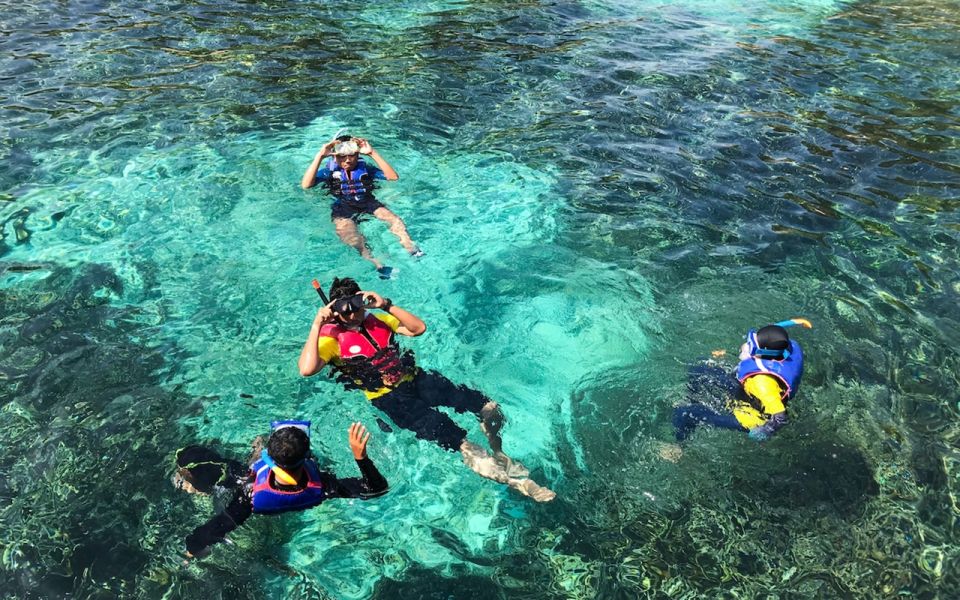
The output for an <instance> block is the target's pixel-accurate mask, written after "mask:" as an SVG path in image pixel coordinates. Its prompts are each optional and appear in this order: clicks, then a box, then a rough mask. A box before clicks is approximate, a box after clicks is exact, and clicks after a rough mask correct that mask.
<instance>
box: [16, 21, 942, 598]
mask: <svg viewBox="0 0 960 600" xmlns="http://www.w3.org/2000/svg"><path fill="white" fill-rule="evenodd" d="M0 15H2V16H0V23H2V31H3V37H2V42H0V46H2V47H3V50H4V52H3V54H2V55H0V56H3V58H2V59H0V65H2V67H0V73H2V77H3V84H4V85H3V92H2V104H0V114H2V117H0V127H2V128H3V134H4V135H3V136H2V141H0V157H2V159H3V160H2V164H0V186H2V189H0V222H3V227H2V228H0V232H2V236H3V239H2V242H0V252H2V255H0V293H2V296H0V303H2V311H0V314H2V316H0V344H2V345H0V377H3V379H4V385H3V386H2V387H0V390H2V391H0V401H2V403H3V408H2V409H0V410H2V411H3V416H4V418H3V419H0V439H2V440H3V446H4V447H5V448H7V449H8V451H7V452H6V456H5V458H3V459H2V460H0V473H2V475H3V477H2V484H0V498H2V502H0V515H2V516H0V519H2V523H3V531H4V534H3V537H2V544H3V563H2V564H3V567H2V568H3V569H4V573H5V574H6V575H7V576H8V577H7V578H9V579H10V580H11V581H13V585H12V586H9V587H8V589H9V591H6V590H5V592H4V593H5V594H8V595H11V596H24V595H31V594H32V595H36V596H64V595H67V594H74V595H78V596H83V597H89V596H96V597H112V596H116V595H122V596H146V597H157V596H162V595H164V594H170V595H173V596H176V597H194V596H196V597H201V596H203V597H208V596H210V595H211V594H220V595H223V596H231V597H235V596H244V597H262V596H263V595H265V594H272V595H280V594H284V595H292V596H297V597H332V598H353V597H370V596H376V597H383V598H393V597H397V596H399V595H400V594H407V595H410V596H412V597H418V596H424V597H444V598H446V597H450V596H453V597H486V596H490V597H498V596H508V597H544V596H547V597H584V598H592V597H597V596H600V597H620V596H622V597H636V596H638V595H648V596H652V597H698V596H703V595H706V596H716V595H719V594H721V593H731V594H739V595H743V596H760V595H763V594H767V593H773V594H778V595H781V596H785V597H824V596H826V597H832V596H859V597H892V596H896V595H900V594H902V593H906V592H910V593H912V594H915V595H917V596H920V597H937V596H939V597H944V598H947V597H953V596H955V595H956V589H957V583H958V582H957V579H956V562H957V550H956V547H955V544H954V540H955V539H956V536H955V533H954V532H955V520H956V517H957V508H956V507H957V503H956V493H957V485H958V483H957V479H956V477H957V460H958V457H957V453H956V448H955V443H956V439H957V427H956V416H957V414H956V413H957V400H958V399H957V393H956V389H957V372H958V369H957V360H956V357H955V353H954V352H953V346H954V345H955V344H954V343H953V340H954V339H955V338H956V334H957V333H958V326H957V318H956V308H955V307H956V304H957V296H958V293H960V281H958V279H957V275H956V273H957V237H958V231H960V224H958V215H957V204H956V194H957V189H958V188H960V178H958V167H957V164H958V163H960V160H958V149H957V143H956V139H957V135H956V134H957V124H958V118H957V110H956V108H955V106H956V104H957V91H956V68H955V66H954V65H955V64H956V63H957V58H958V56H957V53H958V52H957V50H956V44H955V41H954V40H955V32H956V25H957V20H958V12H957V9H956V5H955V4H952V3H948V2H926V3H915V4H912V5H911V6H900V5H896V4H890V3H884V2H878V3H856V4H842V3H823V2H810V3H806V2H794V3H788V4H785V3H767V2H753V3H747V4H744V3H729V2H712V3H688V2H671V3H647V2H636V3H626V4H625V3H617V4H616V5H612V4H607V3H601V2H593V3H549V4H548V3H521V4H517V3H514V4H509V5H501V4H499V3H483V2H472V3H468V2H460V3H440V2H437V3H417V4H416V5H415V6H407V5H402V4H397V5H393V6H391V7H386V8H384V7H380V6H375V5H369V6H363V7H361V8H359V9H358V8H356V7H352V5H351V9H350V10H347V9H346V5H337V4H334V5H320V4H310V3H306V4H287V3H269V2H268V3H255V4H252V3H236V4H232V5H223V4H198V3H186V4H178V5H175V6H170V5H150V4H147V5H143V4H140V5H136V6H125V5H113V4H107V3H85V4H71V5H69V6H65V7H61V8H60V9H59V10H57V11H55V12H50V10H49V7H47V6H42V7H40V6H37V7H36V8H31V7H22V6H20V5H17V6H16V7H13V6H12V5H3V8H2V12H0ZM304 15H309V16H310V17H311V18H304ZM341 127H349V128H350V129H351V131H356V132H358V133H364V134H367V135H369V136H370V137H371V138H372V139H373V141H374V142H375V144H376V145H377V147H378V148H379V149H380V150H381V151H382V153H383V154H384V155H386V156H387V157H388V158H389V159H390V161H391V162H392V163H393V164H394V166H396V167H397V169H398V171H399V172H400V173H401V176H402V179H401V180H400V181H399V182H397V183H396V184H391V185H389V186H387V187H385V188H384V190H383V191H382V192H381V194H380V196H381V197H382V198H383V199H384V200H385V201H387V202H389V203H390V205H391V206H393V207H394V208H395V209H396V210H397V212H398V213H400V214H401V215H402V216H403V217H404V218H405V219H406V220H407V223H408V225H409V226H410V229H411V233H412V234H413V235H414V237H415V238H416V239H417V240H418V241H420V242H421V244H422V245H423V246H424V248H425V249H426V250H427V252H428V257H427V258H426V259H424V260H422V261H420V262H419V263H413V262H411V261H410V260H409V259H407V258H406V257H405V256H404V254H403V252H402V249H400V248H399V246H398V245H397V244H396V242H395V241H394V240H393V239H392V236H390V234H389V233H387V232H386V231H384V230H383V229H382V228H381V227H379V226H377V225H376V224H370V225H368V226H367V227H366V231H367V233H368V235H369V236H370V240H371V243H372V244H373V246H374V249H375V250H376V251H377V253H378V254H380V255H381V256H384V257H385V258H387V259H388V262H390V264H393V265H394V266H396V267H397V268H399V269H400V275H399V278H398V279H397V280H395V281H390V282H386V283H381V282H379V281H377V280H375V279H373V278H372V277H371V276H370V275H371V271H370V270H369V269H368V268H367V266H366V265H365V264H364V263H363V262H362V261H361V260H360V259H359V258H358V257H357V256H355V255H354V254H353V252H352V251H350V250H348V249H346V248H345V247H342V246H341V245H340V244H339V243H338V242H336V241H335V238H334V236H333V233H332V231H331V229H330V225H329V222H328V208H327V205H328V203H327V201H326V200H325V199H323V198H322V197H321V196H320V195H319V194H317V193H304V192H302V191H301V190H300V189H299V187H298V185H297V183H298V181H299V177H300V175H301V174H302V172H303V169H304V168H305V166H306V163H307V162H309V159H310V158H311V156H312V154H313V153H314V152H315V150H316V147H317V146H318V145H319V143H320V142H321V141H322V140H323V139H325V138H326V136H328V135H330V134H331V133H333V132H334V131H336V130H337V129H339V128H341ZM334 274H341V275H342V274H349V275H353V276H356V277H361V278H363V279H364V283H366V284H368V285H370V286H372V287H375V288H376V289H380V290H382V291H384V292H385V293H387V294H389V295H391V296H392V297H393V298H394V299H395V300H397V301H398V302H401V301H402V302H403V303H404V304H406V305H408V306H411V307H414V308H415V309H416V311H417V312H418V314H420V315H421V316H423V317H424V319H425V320H426V321H427V322H428V324H429V325H430V332H429V334H428V335H427V336H425V337H423V338H419V339H417V340H415V341H412V342H411V343H410V344H409V345H410V347H412V348H414V350H415V351H416V352H417V354H418V357H419V362H420V364H422V365H424V366H428V367H432V368H437V369H440V370H442V371H443V372H444V373H445V374H447V375H448V376H449V377H451V378H452V379H454V380H457V381H462V382H464V383H468V384H470V385H473V386H475V387H478V388H481V389H483V390H484V391H486V392H487V393H488V394H490V395H491V396H493V397H495V398H497V399H498V400H501V401H502V402H503V403H504V404H505V406H506V409H507V413H508V416H509V417H510V424H509V425H508V428H507V430H506V432H505V438H506V445H507V447H508V448H512V449H514V451H515V454H517V455H518V457H520V458H521V459H523V460H524V461H525V462H526V463H527V464H528V465H529V466H531V467H533V468H534V469H535V474H536V475H538V476H539V477H541V478H543V479H544V480H546V481H549V482H550V483H551V484H552V485H553V487H555V489H557V491H558V492H559V493H560V496H561V498H560V500H559V501H558V502H556V503H554V504H552V505H550V506H536V505H533V504H532V503H530V502H528V501H526V500H524V499H521V498H518V497H515V496H512V495H510V494H508V493H506V492H505V491H504V490H502V489H501V488H500V487H499V486H495V485H493V484H488V483H487V482H484V481H482V480H480V479H478V478H476V477H475V476H473V475H471V474H469V473H468V472H467V471H466V470H465V468H464V467H463V466H462V465H460V464H458V462H457V461H456V460H454V459H453V457H452V456H448V455H445V454H443V453H442V452H441V451H439V450H438V449H436V448H434V447H432V446H430V445H428V444H420V443H419V442H417V441H416V440H414V439H413V437H412V436H411V435H408V434H406V433H404V432H395V433H393V434H378V435H377V438H376V440H375V444H376V447H375V449H374V450H373V455H374V456H375V458H376V460H377V462H378V465H380V466H381V467H382V469H383V471H384V473H385V474H386V476H387V478H388V479H389V480H390V481H391V484H392V492H391V494H389V495H388V496H386V497H384V498H383V499H381V500H378V501H377V502H373V503H354V504H352V505H346V504H335V503H331V504H330V505H328V506H324V507H322V508H321V509H318V510H316V511H314V512H312V513H309V514H305V515H303V516H292V517H286V518H283V519H256V520H253V521H251V522H249V523H248V525H246V526H245V527H244V528H242V529H241V530H239V531H238V532H237V533H236V535H235V536H234V540H235V542H236V545H235V546H232V547H229V548H227V547H222V548H218V551H217V552H216V554H215V556H214V557H213V558H211V559H207V560H205V561H203V562H201V563H197V564H194V565H192V566H190V567H189V568H181V567H180V566H179V559H178V557H177V553H178V552H179V551H180V547H181V543H182V539H183V536H184V535H185V534H186V533H188V532H189V530H190V529H191V528H192V527H193V526H194V525H196V524H198V523H200V522H202V520H203V519H204V518H206V516H207V515H209V514H210V513H211V512H212V511H213V510H214V507H213V505H212V504H211V502H210V501H209V500H202V499H194V498H191V497H184V496H183V495H182V494H178V493H177V492H176V491H175V490H173V489H172V487H171V486H170V485H169V482H168V481H167V477H168V476H169V474H170V469H169V465H170V464H171V458H172V452H173V450H175V449H176V448H177V447H180V446H182V445H185V444H188V443H195V442H198V441H202V442H205V441H211V440H215V441H216V443H217V444H218V446H219V447H220V448H222V449H223V450H224V451H225V452H231V453H235V454H236V455H238V456H242V455H244V454H245V453H246V451H245V447H246V444H247V443H248V441H249V440H250V439H251V438H252V437H253V436H254V435H256V434H257V433H260V432H262V431H263V429H264V428H265V426H266V422H267V421H268V420H269V419H270V418H272V417H274V416H275V415H278V414H308V415H310V416H311V417H313V418H314V421H315V423H316V424H317V430H318V431H320V432H324V433H326V434H328V435H329V438H328V439H321V440H318V441H317V442H315V445H316V446H317V450H318V453H321V454H323V455H325V456H327V457H328V460H329V461H330V464H331V465H332V466H334V467H336V468H337V469H338V471H342V472H344V473H347V472H350V470H351V469H352V468H353V467H352V465H351V464H349V462H350V461H348V460H347V459H348V457H349V455H348V454H347V453H346V448H345V444H344V440H343V439H342V438H343V437H344V436H343V435H342V434H341V433H340V432H341V431H342V430H344V429H345V427H346V425H347V423H349V422H350V421H351V420H354V419H361V420H364V421H365V422H367V423H368V424H369V425H372V424H373V419H374V417H375V415H376V413H375V411H374V410H373V409H372V408H370V407H369V406H367V405H366V404H365V403H364V402H363V401H362V400H361V399H360V398H358V397H357V396H355V395H352V394H349V393H347V392H344V391H342V390H338V389H337V388H336V386H334V385H333V384H332V383H331V382H329V381H328V380H326V379H325V378H323V377H319V378H314V379H311V380H303V379H301V378H299V377H298V375H297V374H296V368H295V360H296V355H297V352H298V350H299V347H300V344H301V343H302V338H303V336H304V335H305V333H306V328H307V327H308V325H309V319H310V318H311V317H312V315H313V312H314V311H315V309H316V297H315V294H314V293H313V291H312V290H311V289H310V287H309V285H308V284H309V280H310V279H311V278H312V277H319V278H321V279H322V280H324V281H329V280H330V278H332V276H333V275H334ZM790 315H804V316H807V317H808V318H810V319H811V320H812V321H813V322H814V324H815V327H816V328H815V329H814V330H813V331H811V332H805V333H804V334H802V335H803V341H804V342H805V345H806V347H807V349H808V352H809V354H810V360H809V366H808V370H807V374H806V376H805V385H804V389H803V391H802V393H801V396H800V397H799V398H798V401H797V402H795V403H794V405H793V408H792V415H793V421H792V424H791V426H790V428H789V429H788V430H785V431H784V432H783V433H782V435H780V436H779V437H778V438H777V439H776V440H775V441H774V442H771V443H770V444H768V445H766V446H764V447H763V448H762V449H758V448H757V447H756V446H755V445H753V444H751V443H749V442H748V441H747V440H744V439H740V438H739V437H737V436H732V435H729V434H724V433H722V432H704V433H701V434H700V435H698V436H697V437H696V438H695V439H694V440H693V441H692V442H691V443H690V444H689V446H688V448H687V451H686V454H685V456H684V458H683V459H682V460H681V462H680V463H679V464H677V465H672V464H669V463H663V462H662V461H660V460H658V459H657V458H656V446H657V443H658V442H660V441H663V440H668V439H670V431H669V425H668V421H669V416H668V415H669V412H670V410H671V407H672V405H673V404H674V403H675V402H677V401H679V400H680V399H681V398H682V395H683V392H684V384H685V377H686V376H685V366H686V364H688V363H689V362H691V361H693V360H696V359H697V357H700V356H704V355H706V354H707V353H708V352H709V351H710V350H711V349H714V348H727V349H728V351H732V350H733V349H734V348H735V347H736V343H737V341H738V339H739V336H740V335H741V334H742V332H743V330H744V329H746V328H747V327H749V326H752V325H755V324H758V323H761V322H763V321H765V320H768V319H776V318H781V317H786V316H790ZM471 429H472V430H473V431H475V429H473V428H471ZM118 482H120V483H119V484H118ZM118 485H119V488H120V489H119V491H118Z"/></svg>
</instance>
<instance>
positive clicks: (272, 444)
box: [267, 427, 310, 467]
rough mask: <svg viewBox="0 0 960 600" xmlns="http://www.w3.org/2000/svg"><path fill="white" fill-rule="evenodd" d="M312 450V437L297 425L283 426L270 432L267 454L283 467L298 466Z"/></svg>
mask: <svg viewBox="0 0 960 600" xmlns="http://www.w3.org/2000/svg"><path fill="white" fill-rule="evenodd" d="M309 451H310V437H309V436H307V434H306V433H304V432H303V430H301V429H299V428H297V427H282V428H280V429H278V430H276V431H274V432H273V433H271V434H270V439H269V440H267V454H269V455H270V458H272V459H273V460H274V461H275V462H276V463H277V464H278V465H279V466H281V467H296V466H299V464H300V463H301V462H302V461H303V459H305V458H306V457H307V453H308V452H309Z"/></svg>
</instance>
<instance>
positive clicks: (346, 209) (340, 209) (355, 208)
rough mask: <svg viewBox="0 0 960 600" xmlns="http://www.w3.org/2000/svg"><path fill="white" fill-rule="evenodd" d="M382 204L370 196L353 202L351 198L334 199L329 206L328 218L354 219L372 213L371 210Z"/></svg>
mask: <svg viewBox="0 0 960 600" xmlns="http://www.w3.org/2000/svg"><path fill="white" fill-rule="evenodd" d="M381 206H383V203H381V202H380V201H379V200H377V199H376V198H374V197H373V196H370V197H369V198H367V199H366V200H360V201H359V202H354V201H352V200H336V201H334V203H333V206H331V207H330V220H331V221H332V220H334V219H353V220H354V221H356V220H357V219H359V218H360V217H362V216H363V215H365V214H366V215H372V214H373V211H375V210H377V209H378V208H380V207H381Z"/></svg>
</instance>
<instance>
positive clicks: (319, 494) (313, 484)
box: [250, 459, 324, 515]
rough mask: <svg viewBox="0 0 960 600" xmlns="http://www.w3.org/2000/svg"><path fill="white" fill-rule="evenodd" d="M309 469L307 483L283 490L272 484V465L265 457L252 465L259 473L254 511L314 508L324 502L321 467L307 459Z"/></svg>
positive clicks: (285, 510) (253, 469)
mask: <svg viewBox="0 0 960 600" xmlns="http://www.w3.org/2000/svg"><path fill="white" fill-rule="evenodd" d="M303 467H304V468H305V469H306V470H307V485H306V487H304V488H303V489H300V490H295V491H283V490H278V489H275V488H273V487H272V486H271V485H270V465H269V464H268V463H267V462H266V461H264V460H263V459H260V460H258V461H257V462H255V463H253V464H252V465H250V470H251V471H253V472H254V473H256V474H257V477H256V479H255V480H254V482H253V492H252V493H251V497H252V502H253V512H255V513H258V514H266V515H270V514H277V513H282V512H287V511H291V510H304V509H307V508H312V507H314V506H317V505H318V504H320V503H321V502H323V497H324V496H323V484H322V483H321V482H320V469H319V468H318V467H317V463H315V462H314V461H313V460H310V459H307V460H306V461H304V463H303Z"/></svg>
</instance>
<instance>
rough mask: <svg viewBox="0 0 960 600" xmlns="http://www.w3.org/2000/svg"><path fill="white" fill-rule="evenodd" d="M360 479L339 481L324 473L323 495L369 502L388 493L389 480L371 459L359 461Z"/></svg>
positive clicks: (353, 478)
mask: <svg viewBox="0 0 960 600" xmlns="http://www.w3.org/2000/svg"><path fill="white" fill-rule="evenodd" d="M357 466H358V467H360V475H361V476H360V477H359V478H357V477H349V478H347V479H337V476H336V475H334V474H333V473H327V472H323V473H321V474H320V478H321V480H322V481H323V493H324V496H326V497H327V498H360V499H361V500H367V499H370V498H376V497H377V496H382V495H384V494H386V493H387V487H388V486H387V480H386V479H384V478H383V475H381V474H380V471H378V470H377V467H376V465H374V464H373V461H372V460H370V459H369V458H362V459H360V460H358V461H357Z"/></svg>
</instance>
